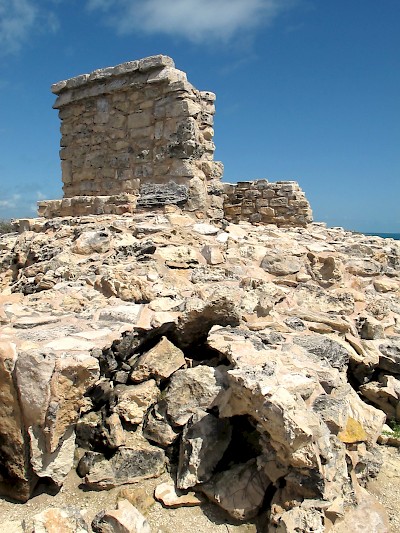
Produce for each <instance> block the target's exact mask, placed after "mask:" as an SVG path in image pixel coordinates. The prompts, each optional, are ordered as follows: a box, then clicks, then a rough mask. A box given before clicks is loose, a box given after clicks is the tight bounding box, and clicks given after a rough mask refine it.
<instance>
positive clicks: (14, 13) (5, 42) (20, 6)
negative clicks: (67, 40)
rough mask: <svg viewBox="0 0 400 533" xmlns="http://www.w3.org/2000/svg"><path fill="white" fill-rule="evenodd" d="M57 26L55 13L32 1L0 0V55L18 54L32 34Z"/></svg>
mask: <svg viewBox="0 0 400 533" xmlns="http://www.w3.org/2000/svg"><path fill="white" fill-rule="evenodd" d="M58 26H59V23H58V19H57V17H56V15H55V13H54V12H53V11H52V10H51V9H47V8H45V7H42V6H41V7H38V2H35V1H34V0H0V55H7V54H13V53H15V52H18V51H19V50H20V48H21V47H22V46H23V44H24V43H26V42H27V40H28V39H29V37H30V36H31V34H32V33H33V32H43V31H51V32H54V31H56V30H57V29H58Z"/></svg>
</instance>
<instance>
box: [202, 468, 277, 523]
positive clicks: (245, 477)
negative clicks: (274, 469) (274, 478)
mask: <svg viewBox="0 0 400 533" xmlns="http://www.w3.org/2000/svg"><path fill="white" fill-rule="evenodd" d="M270 483H271V481H270V480H269V479H268V477H267V476H266V475H265V474H264V472H263V471H262V470H260V469H258V467H257V461H256V460H255V459H251V460H250V461H248V462H247V463H243V464H238V465H234V466H233V467H232V468H230V469H229V470H226V471H224V472H221V473H219V474H216V475H215V476H213V477H212V479H211V480H210V481H209V482H208V483H204V484H203V485H201V486H200V489H201V490H202V492H204V493H205V494H206V495H207V496H208V498H210V500H211V501H214V502H215V503H216V504H217V505H219V506H220V507H222V509H224V510H225V511H227V512H228V513H229V514H230V515H231V516H232V517H233V518H236V519H237V520H250V519H251V518H254V517H255V516H256V515H257V514H258V512H259V510H260V509H261V506H262V504H263V501H264V497H265V492H266V490H267V488H268V486H269V485H270Z"/></svg>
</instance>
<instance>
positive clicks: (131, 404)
mask: <svg viewBox="0 0 400 533" xmlns="http://www.w3.org/2000/svg"><path fill="white" fill-rule="evenodd" d="M159 394H160V391H159V389H158V387H157V385H156V382H155V381H154V379H151V380H149V381H145V382H144V383H140V384H139V385H131V386H129V387H124V388H121V390H120V391H118V392H117V402H116V405H115V407H114V411H115V413H117V414H118V415H119V416H120V418H122V419H123V420H125V421H126V422H129V423H130V424H140V423H141V422H142V420H143V417H144V415H145V413H146V412H147V409H148V408H149V407H150V406H151V405H152V404H154V403H155V402H156V401H157V398H158V395H159Z"/></svg>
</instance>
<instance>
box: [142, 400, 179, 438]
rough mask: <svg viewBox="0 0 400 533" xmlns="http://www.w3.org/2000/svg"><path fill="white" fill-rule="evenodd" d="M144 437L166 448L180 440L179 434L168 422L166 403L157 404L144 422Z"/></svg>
mask: <svg viewBox="0 0 400 533" xmlns="http://www.w3.org/2000/svg"><path fill="white" fill-rule="evenodd" d="M143 436H144V437H145V438H146V439H147V440H149V441H153V442H156V443H157V444H159V445H160V446H164V447H166V446H169V445H170V444H172V443H173V442H175V440H176V439H177V438H178V436H179V432H178V431H176V430H175V429H174V428H173V427H172V426H171V425H170V424H169V423H168V421H167V414H166V404H165V402H160V403H159V404H156V405H155V406H154V407H153V409H151V410H150V412H149V413H148V414H147V417H146V419H145V420H144V422H143Z"/></svg>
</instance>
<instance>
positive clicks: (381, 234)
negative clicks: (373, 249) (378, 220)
mask: <svg viewBox="0 0 400 533" xmlns="http://www.w3.org/2000/svg"><path fill="white" fill-rule="evenodd" d="M362 233H364V235H368V236H371V237H383V238H384V239H395V240H396V241H400V233H385V232H379V231H376V232H370V231H368V232H362Z"/></svg>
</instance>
